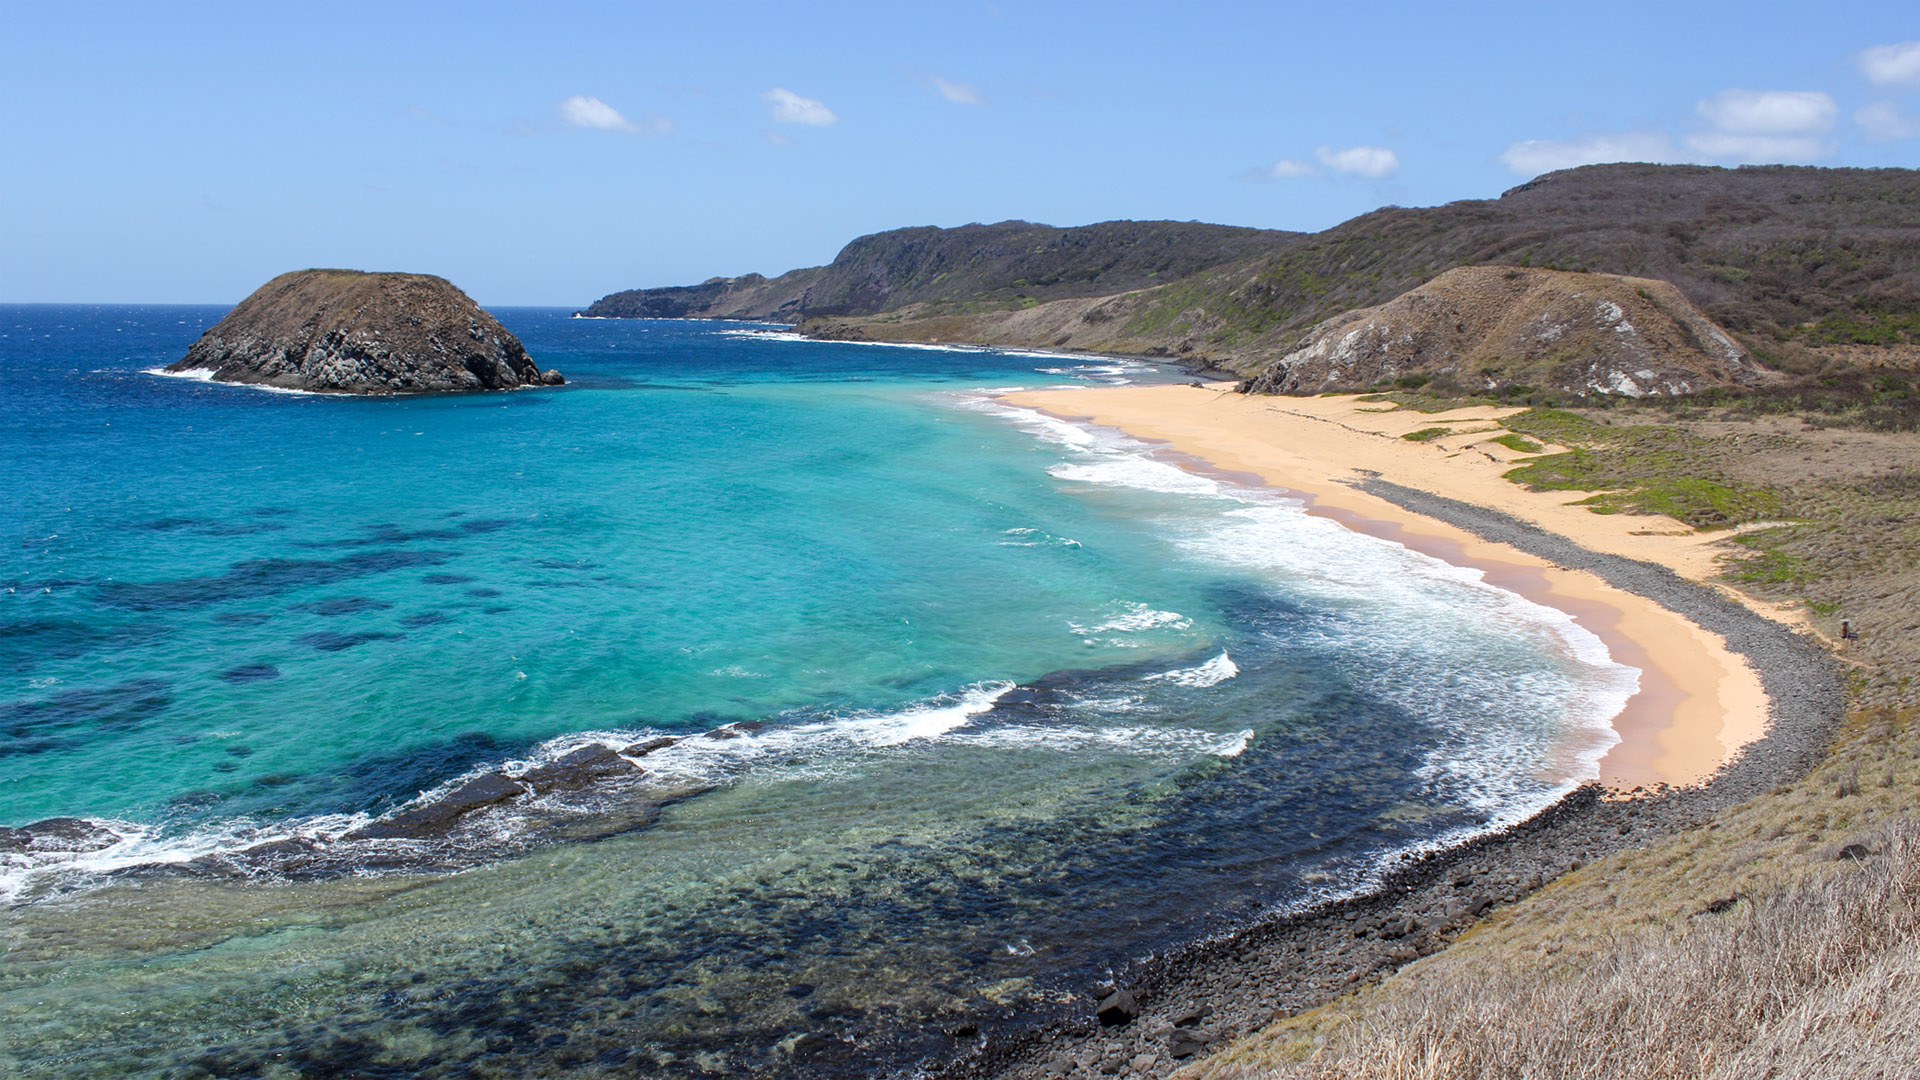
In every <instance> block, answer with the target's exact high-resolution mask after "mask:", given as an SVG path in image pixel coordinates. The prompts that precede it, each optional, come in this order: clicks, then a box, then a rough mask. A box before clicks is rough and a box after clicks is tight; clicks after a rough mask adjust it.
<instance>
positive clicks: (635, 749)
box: [620, 735, 680, 757]
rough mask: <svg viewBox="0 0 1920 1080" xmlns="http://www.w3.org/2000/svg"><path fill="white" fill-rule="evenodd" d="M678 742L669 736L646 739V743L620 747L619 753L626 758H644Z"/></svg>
mask: <svg viewBox="0 0 1920 1080" xmlns="http://www.w3.org/2000/svg"><path fill="white" fill-rule="evenodd" d="M679 741H680V740H679V739H676V738H674V737H672V736H671V735H663V736H661V737H660V738H658V739H648V740H647V741H646V742H637V743H633V744H632V745H630V746H624V747H621V748H620V752H621V753H622V754H625V755H626V756H628V757H646V756H647V755H648V754H651V753H653V752H654V751H655V750H665V749H666V748H667V747H669V746H672V745H673V744H674V743H677V742H679Z"/></svg>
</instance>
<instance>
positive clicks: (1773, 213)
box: [587, 164, 1920, 397]
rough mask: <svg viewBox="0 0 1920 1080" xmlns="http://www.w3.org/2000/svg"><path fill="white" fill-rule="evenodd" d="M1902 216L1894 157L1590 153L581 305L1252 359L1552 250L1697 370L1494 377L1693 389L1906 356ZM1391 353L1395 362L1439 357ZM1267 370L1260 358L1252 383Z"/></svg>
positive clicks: (1906, 265) (1915, 355)
mask: <svg viewBox="0 0 1920 1080" xmlns="http://www.w3.org/2000/svg"><path fill="white" fill-rule="evenodd" d="M1916 236H1920V172H1916V171H1914V170H1911V169H1822V168H1808V167H1786V166H1763V167H1743V168H1738V169H1722V168H1711V167H1706V166H1691V165H1625V164H1623V165H1592V166H1584V167H1581V168H1577V169H1569V170H1565V171H1562V172H1555V173H1549V174H1547V175H1544V176H1541V177H1539V178H1537V179H1535V180H1532V181H1529V182H1528V183H1526V184H1522V185H1520V186H1519V187H1516V188H1513V189H1511V190H1509V191H1507V192H1505V193H1503V194H1502V195H1500V196H1499V197H1498V198H1494V199H1473V200H1464V201H1461V202H1455V203H1449V204H1447V205H1445V206H1435V207H1412V208H1409V207H1397V206H1389V207H1384V208H1382V209H1379V210H1375V211H1373V212H1371V213H1367V214H1363V215H1361V216H1359V217H1356V218H1354V219H1352V220H1350V221H1347V222H1344V223H1342V224H1339V225H1336V226H1334V227H1333V228H1330V229H1327V230H1325V231H1323V232H1318V233H1313V234H1305V233H1291V232H1278V231H1272V230H1257V229H1229V228H1227V227H1224V226H1216V225H1199V224H1180V223H1173V222H1106V223H1103V224H1100V225H1090V226H1083V227H1080V228H1076V229H1052V228H1049V227H1047V226H1038V225H1031V224H1028V223H1026V222H1003V223H1001V224H999V225H971V226H964V227H961V228H958V229H932V228H917V229H900V230H895V231H893V232H888V233H878V234H875V235H873V236H868V237H862V238H860V239H859V240H856V241H854V242H853V243H851V244H848V245H847V247H846V248H845V249H843V250H842V251H841V252H840V254H839V255H838V256H837V257H836V258H835V259H834V261H833V262H832V263H830V264H828V265H826V266H820V267H809V268H806V269H803V270H795V271H792V272H791V273H788V274H784V275H781V276H780V277H777V278H762V277H759V276H758V275H749V276H748V277H745V278H732V279H716V280H715V281H711V282H708V283H707V284H706V285H702V286H690V287H685V288H679V289H639V290H631V291H629V292H625V293H616V294H614V295H612V296H609V297H607V298H605V299H603V300H601V301H600V302H599V303H596V304H595V305H593V307H591V308H589V309H587V314H594V315H612V316H618V315H628V314H631V315H650V316H658V315H662V314H671V315H674V316H676V317H687V318H760V319H770V320H776V321H781V322H792V323H797V324H798V325H799V327H800V330H801V332H802V333H804V334H808V335H810V336H816V337H825V338H839V339H848V340H867V341H940V342H948V343H954V344H978V345H997V346H1005V347H1017V348H1048V349H1062V350H1068V351H1087V352H1104V353H1122V354H1132V355H1144V356H1160V357H1167V358H1170V359H1173V360H1177V361H1180V362H1182V363H1185V364H1188V365H1191V366H1193V367H1196V368H1212V369H1217V370H1222V371H1228V372H1232V373H1234V374H1237V375H1239V376H1242V377H1245V378H1257V377H1261V376H1262V375H1263V373H1266V372H1268V371H1270V370H1271V369H1273V368H1274V366H1275V365H1276V364H1277V363H1278V362H1280V361H1282V360H1284V359H1286V358H1288V357H1290V356H1293V355H1294V354H1296V353H1298V352H1299V351H1300V350H1302V349H1303V348H1311V347H1312V346H1314V345H1315V344H1316V343H1317V342H1318V341H1320V340H1321V334H1322V333H1323V331H1324V330H1325V329H1326V328H1327V327H1329V326H1330V325H1334V324H1338V323H1341V322H1345V321H1348V320H1350V319H1351V318H1352V317H1354V313H1357V312H1361V311H1366V310H1368V309H1376V308H1381V307H1382V305H1391V304H1392V303H1394V302H1395V298H1397V297H1402V296H1410V295H1416V294H1414V290H1418V289H1421V288H1422V287H1423V286H1427V285H1429V284H1430V283H1432V284H1434V285H1436V286H1438V284H1439V283H1438V281H1437V280H1436V279H1439V278H1441V276H1442V275H1445V274H1447V273H1448V272H1449V271H1455V270H1458V269H1460V268H1475V267H1500V268H1512V269H1515V270H1521V271H1529V272H1531V271H1536V270H1554V271H1561V272H1563V273H1569V274H1570V273H1584V274H1591V275H1595V277H1596V278H1598V277H1599V276H1602V275H1607V276H1613V277H1615V278H1632V279H1652V280H1653V281H1657V282H1664V283H1667V284H1668V286H1670V288H1671V292H1668V291H1665V290H1664V289H1663V290H1661V291H1660V295H1661V296H1662V297H1663V299H1662V300H1661V302H1660V305H1661V306H1662V307H1664V308H1666V309H1668V310H1671V311H1676V312H1678V311H1681V310H1682V307H1683V306H1684V308H1685V309H1686V311H1685V312H1684V313H1683V314H1682V315H1680V316H1677V322H1676V323H1675V335H1676V336H1675V338H1674V340H1676V341H1678V342H1681V343H1682V344H1685V343H1686V340H1687V334H1688V333H1689V332H1691V333H1693V334H1694V336H1695V337H1697V338H1699V340H1700V343H1701V348H1700V349H1698V350H1693V349H1691V347H1689V349H1688V350H1687V351H1686V356H1688V357H1691V358H1692V359H1693V360H1698V361H1699V364H1698V365H1697V370H1695V371H1693V372H1692V373H1691V374H1688V375H1683V376H1681V377H1680V378H1678V379H1669V378H1662V377H1660V376H1661V370H1660V368H1659V367H1658V366H1657V365H1647V364H1639V365H1637V366H1629V365H1628V364H1627V363H1626V357H1625V355H1624V352H1623V350H1621V349H1618V348H1614V347H1613V346H1608V347H1607V348H1606V349H1604V350H1603V351H1602V353H1601V354H1597V355H1596V356H1594V357H1591V358H1589V359H1590V360H1592V361H1594V362H1597V363H1598V365H1599V366H1598V368H1596V371H1597V372H1599V376H1600V377H1599V378H1598V379H1596V380H1587V379H1570V380H1567V381H1565V382H1564V383H1556V382H1554V381H1553V380H1551V379H1547V378H1542V377H1539V376H1541V372H1540V371H1538V370H1534V369H1536V368H1537V365H1533V364H1531V363H1529V364H1526V365H1522V366H1523V367H1526V368H1528V369H1529V370H1530V372H1531V373H1519V372H1516V373H1515V374H1514V375H1513V376H1512V377H1510V378H1505V377H1502V378H1496V382H1498V383H1504V384H1505V385H1509V386H1514V387H1518V386H1533V387H1537V388H1540V389H1548V388H1555V387H1557V388H1559V390H1560V391H1561V392H1563V393H1572V394H1575V395H1577V396H1588V397H1591V396H1596V395H1603V394H1607V393H1616V394H1618V393H1623V391H1614V389H1613V387H1612V385H1611V384H1612V382H1613V381H1614V380H1613V379H1612V378H1611V375H1612V374H1613V373H1614V372H1618V373H1620V374H1622V375H1623V376H1624V377H1626V378H1627V379H1630V380H1631V381H1632V382H1633V383H1634V385H1635V386H1636V387H1641V388H1656V387H1662V386H1678V385H1679V384H1681V383H1685V384H1686V385H1687V386H1689V387H1691V388H1692V389H1694V390H1700V389H1706V388H1709V387H1721V388H1729V387H1735V388H1737V387H1745V386H1752V385H1760V386H1766V385H1769V384H1770V382H1771V380H1768V379H1766V378H1764V377H1760V378H1758V379H1757V380H1756V379H1755V378H1752V376H1755V375H1757V374H1759V373H1760V372H1762V371H1765V370H1771V371H1776V372H1781V373H1783V374H1784V375H1785V376H1786V377H1787V378H1788V379H1790V380H1793V381H1795V382H1796V383H1798V382H1806V383H1813V384H1815V385H1819V384H1818V382H1817V380H1819V379H1822V378H1829V377H1834V376H1835V375H1836V373H1838V374H1839V377H1841V378H1842V379H1843V380H1844V379H1845V378H1846V377H1847V376H1846V374H1845V373H1846V372H1849V371H1856V370H1871V369H1875V368H1879V367H1883V366H1887V365H1890V364H1891V365H1893V366H1899V367H1912V366H1914V365H1915V364H1916V363H1917V362H1920V287H1916V285H1915V282H1916V280H1920V244H1916V242H1915V239H1914V238H1915V237H1916ZM1637 288H1646V289H1647V291H1649V292H1653V291H1655V290H1654V289H1653V288H1652V287H1650V286H1647V285H1646V283H1645V282H1644V281H1642V282H1640V283H1638V284H1636V285H1632V286H1629V288H1628V291H1627V295H1629V296H1637V295H1638V294H1637V293H1636V292H1634V291H1633V290H1634V289H1637ZM1575 291H1578V290H1577V289H1576V290H1575ZM1417 295H1418V296H1419V297H1421V298H1423V299H1424V298H1425V297H1427V296H1428V295H1429V294H1417ZM1536 298H1537V297H1536ZM1675 298H1677V299H1675ZM1411 304H1412V302H1411V301H1410V305H1411ZM1622 306H1623V307H1626V306H1630V305H1627V304H1625V303H1624V302H1623V305H1622ZM669 309H671V310H669ZM1374 314H1376V315H1384V314H1388V312H1385V311H1376V312H1374ZM1396 314H1397V315H1403V314H1405V312H1404V311H1399V312H1397V313H1396ZM1695 315H1697V316H1698V318H1697V319H1696V318H1695ZM1629 318H1630V319H1631V316H1629ZM1571 325H1572V324H1569V326H1570V327H1571ZM1635 325H1636V326H1639V325H1641V324H1640V323H1635ZM1709 327H1711V328H1712V329H1711V330H1709V329H1708V328H1709ZM1715 332H1718V333H1722V334H1724V335H1725V336H1726V337H1727V338H1728V339H1729V340H1730V341H1731V342H1732V343H1733V347H1734V349H1735V350H1737V352H1738V353H1739V359H1734V358H1732V356H1731V354H1728V353H1727V352H1726V350H1725V349H1724V348H1723V346H1722V345H1721V343H1720V342H1719V341H1718V339H1717V338H1715V337H1714V333H1715ZM1596 341H1597V339H1596ZM1461 344H1462V343H1459V342H1455V343H1453V346H1450V351H1458V348H1456V347H1454V346H1459V345H1461ZM1467 351H1468V352H1471V351H1472V348H1471V347H1468V348H1467ZM1616 353H1618V354H1620V356H1619V357H1618V359H1620V360H1621V363H1620V364H1614V363H1613V360H1614V359H1615V354H1616ZM1297 365H1298V359H1296V361H1295V366H1297ZM1689 365H1690V366H1695V365H1692V362H1691V361H1689ZM1728 365H1731V366H1730V367H1729V366H1728ZM1442 366H1444V365H1442ZM1395 368H1396V377H1397V378H1406V377H1417V376H1419V375H1427V376H1429V377H1433V378H1439V377H1440V376H1441V375H1443V374H1445V372H1444V371H1440V370H1437V369H1436V370H1431V371H1430V370H1426V368H1425V367H1424V366H1422V365H1421V364H1418V363H1413V364H1396V365H1395ZM1641 371H1651V372H1653V373H1654V377H1653V378H1651V379H1644V378H1642V377H1641V376H1639V375H1638V372H1641ZM1716 372H1717V373H1718V374H1716ZM1466 374H1467V375H1477V374H1478V371H1477V366H1476V367H1475V368H1474V370H1471V371H1468V372H1466ZM1286 382H1287V380H1286V379H1285V378H1265V379H1263V380H1262V381H1260V382H1259V388H1261V389H1270V390H1282V389H1284V388H1285V383H1286ZM1459 382H1460V388H1461V389H1465V390H1473V391H1482V390H1484V389H1485V388H1484V386H1483V385H1476V380H1475V379H1472V378H1463V379H1461V380H1459ZM1595 383H1597V385H1594V384H1595ZM1337 385H1342V386H1355V385H1357V384H1355V383H1352V382H1350V381H1341V382H1338V383H1337ZM1299 389H1300V390H1301V391H1304V390H1306V389H1307V386H1306V384H1305V383H1304V382H1303V383H1300V384H1299ZM1653 392H1660V391H1658V390H1654V391H1653ZM1684 392H1685V391H1682V393H1684Z"/></svg>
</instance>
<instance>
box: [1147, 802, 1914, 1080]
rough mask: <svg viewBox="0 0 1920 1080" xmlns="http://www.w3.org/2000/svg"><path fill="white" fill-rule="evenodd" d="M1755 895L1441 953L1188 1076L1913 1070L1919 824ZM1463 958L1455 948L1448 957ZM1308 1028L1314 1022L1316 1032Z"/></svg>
mask: <svg viewBox="0 0 1920 1080" xmlns="http://www.w3.org/2000/svg"><path fill="white" fill-rule="evenodd" d="M1865 846H1867V847H1868V848H1869V850H1870V851H1871V852H1872V854H1870V855H1868V856H1867V857H1865V858H1864V859H1860V860H1857V861H1856V860H1852V859H1848V860H1843V861H1839V862H1828V863H1827V865H1826V867H1825V868H1823V869H1822V870H1821V871H1820V872H1819V873H1817V874H1814V875H1812V876H1810V877H1808V878H1807V879H1806V880H1803V881H1801V882H1799V883H1798V884H1795V885H1793V886H1790V887H1788V888H1785V889H1782V890H1780V891H1778V892H1775V893H1773V894H1771V895H1769V896H1766V897H1764V898H1763V899H1761V900H1759V901H1757V902H1756V901H1752V900H1742V901H1739V902H1737V903H1735V904H1733V905H1731V906H1729V907H1727V908H1725V909H1724V910H1722V911H1719V912H1707V911H1704V910H1702V911H1700V912H1696V913H1694V914H1693V915H1692V916H1691V917H1690V918H1688V919H1685V920H1683V921H1680V922H1677V923H1675V924H1672V925H1667V926H1655V927H1648V928H1646V929H1644V930H1641V931H1639V932H1636V933H1629V934H1625V935H1621V936H1610V937H1608V938H1607V939H1606V944H1607V946H1608V947H1607V948H1606V949H1604V950H1601V951H1599V952H1598V953H1596V954H1595V955H1592V956H1589V957H1587V958H1585V959H1583V960H1582V961H1581V962H1579V963H1577V964H1560V965H1556V966H1555V968H1554V969H1553V970H1551V971H1539V970H1534V971H1528V970H1525V969H1498V968H1489V967H1488V966H1487V965H1485V964H1474V963H1458V962H1455V963H1442V964H1439V965H1436V967H1438V968H1439V970H1438V971H1437V972H1435V973H1433V975H1432V976H1431V977H1428V978H1423V979H1417V980H1411V985H1409V986H1403V987H1401V988H1399V990H1398V992H1392V988H1391V986H1390V987H1389V988H1388V992H1385V993H1381V994H1379V995H1376V997H1375V999H1374V1000H1372V1001H1370V1002H1367V1003H1365V1004H1364V1005H1361V1006H1360V1007H1355V1005H1356V1003H1354V1002H1348V1003H1347V1007H1346V1008H1337V1007H1336V1008H1333V1009H1329V1010H1323V1011H1322V1012H1321V1013H1319V1014H1311V1015H1309V1016H1308V1017H1303V1018H1301V1020H1302V1021H1306V1023H1304V1024H1302V1023H1296V1024H1295V1025H1291V1026H1289V1027H1285V1028H1283V1029H1282V1030H1280V1031H1277V1032H1272V1033H1270V1034H1269V1035H1268V1037H1267V1038H1265V1039H1258V1038H1256V1039H1255V1040H1249V1041H1247V1042H1243V1043H1242V1044H1241V1045H1240V1046H1239V1047H1237V1048H1235V1049H1233V1050H1230V1051H1228V1052H1227V1053H1224V1054H1222V1055H1220V1056H1219V1057H1216V1058H1214V1059H1212V1060H1210V1061H1208V1062H1206V1063H1205V1064H1204V1065H1203V1066H1202V1067H1200V1068H1199V1069H1196V1070H1192V1071H1191V1072H1190V1073H1189V1074H1185V1075H1195V1076H1208V1077H1214V1078H1218V1080H1252V1078H1255V1077H1260V1078H1269V1077H1271V1078H1274V1080H1281V1078H1287V1080H1294V1078H1298V1080H1332V1078H1352V1080H1429V1078H1431V1080H1442V1078H1445V1080H1474V1078H1488V1080H1491V1078H1496V1077H1498V1078H1518V1077H1565V1078H1594V1080H1600V1078H1606V1080H1627V1078H1649V1080H1652V1078H1663V1080H1664V1078H1682V1077H1684V1078H1689V1080H1691V1078H1696V1077H1726V1078H1747V1077H1805V1078H1815V1080H1819V1078H1827V1077H1833V1078H1840V1077H1850V1078H1857V1077H1906V1076H1913V1075H1916V1074H1920V824H1916V823H1915V822H1913V821H1911V820H1901V821H1898V822H1895V823H1893V824H1891V825H1889V826H1888V827H1886V828H1884V829H1881V830H1877V831H1875V832H1874V833H1873V834H1872V835H1871V836H1869V837H1868V838H1867V841H1866V845H1865ZM1456 959H1458V957H1457V956H1456ZM1316 1029H1318V1030H1316Z"/></svg>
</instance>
